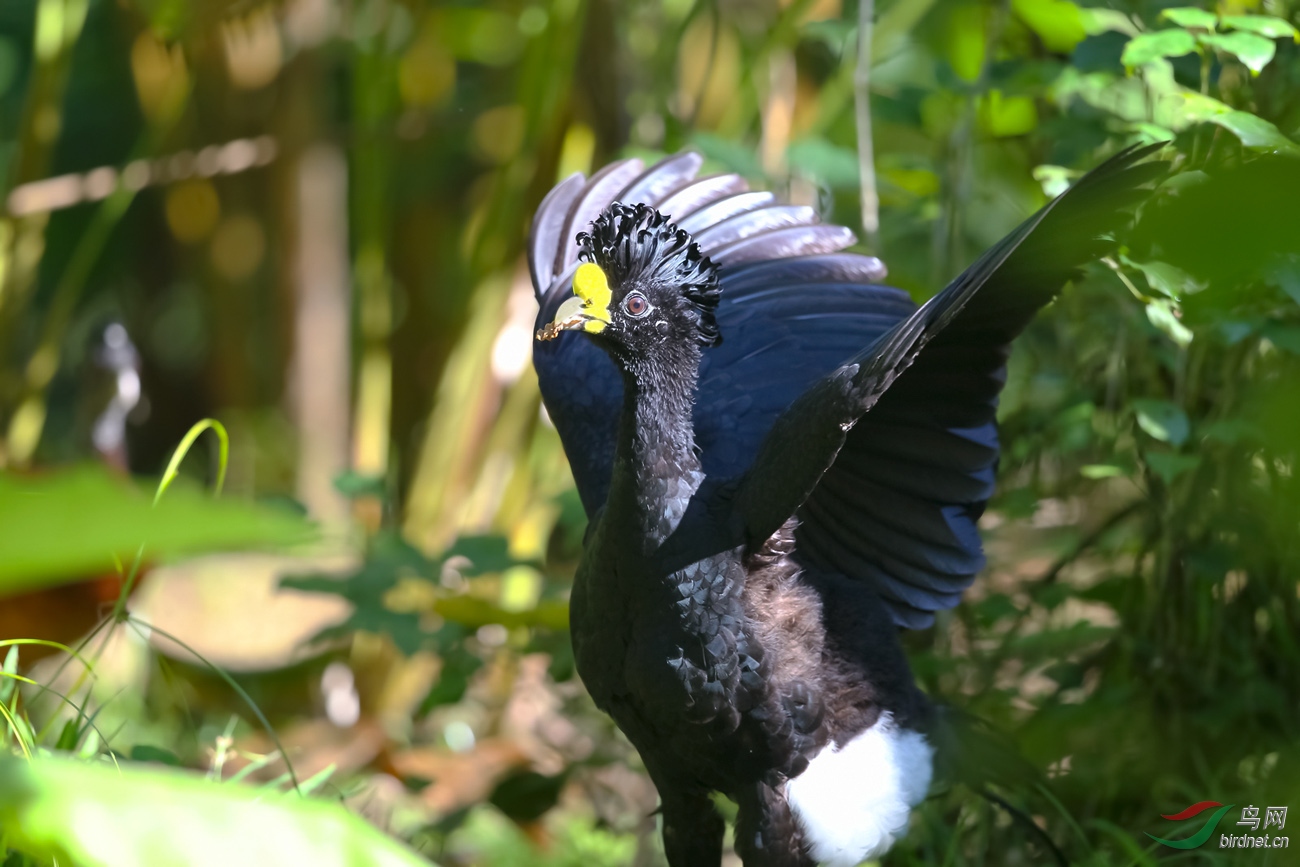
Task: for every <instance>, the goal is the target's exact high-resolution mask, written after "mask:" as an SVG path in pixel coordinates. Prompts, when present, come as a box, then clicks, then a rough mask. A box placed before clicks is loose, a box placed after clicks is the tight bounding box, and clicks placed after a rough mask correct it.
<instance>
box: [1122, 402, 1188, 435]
mask: <svg viewBox="0 0 1300 867" xmlns="http://www.w3.org/2000/svg"><path fill="white" fill-rule="evenodd" d="M1133 409H1134V410H1135V411H1136V412H1137V423H1138V427H1140V428H1142V430H1144V431H1146V432H1147V433H1148V434H1150V435H1151V436H1152V437H1154V438H1156V439H1158V440H1160V441H1161V442H1166V443H1169V444H1170V445H1174V446H1180V445H1182V444H1183V443H1185V442H1187V436H1188V434H1190V433H1191V424H1190V423H1189V422H1188V421H1187V414H1186V413H1185V412H1183V410H1182V408H1181V407H1179V406H1177V405H1176V404H1173V403H1170V402H1169V401H1167V400H1135V401H1133Z"/></svg>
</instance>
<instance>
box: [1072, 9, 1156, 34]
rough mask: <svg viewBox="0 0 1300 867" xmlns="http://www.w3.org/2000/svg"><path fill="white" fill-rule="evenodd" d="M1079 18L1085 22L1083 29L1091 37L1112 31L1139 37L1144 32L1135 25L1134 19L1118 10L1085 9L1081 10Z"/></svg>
mask: <svg viewBox="0 0 1300 867" xmlns="http://www.w3.org/2000/svg"><path fill="white" fill-rule="evenodd" d="M1079 17H1080V20H1081V21H1082V22H1083V29H1084V30H1086V31H1087V33H1088V35H1089V36H1098V35H1100V34H1102V33H1109V32H1111V31H1114V32H1115V33H1126V34H1128V35H1129V36H1137V35H1138V34H1139V33H1141V32H1142V31H1140V30H1138V28H1137V25H1135V24H1134V23H1133V19H1131V18H1129V17H1128V16H1127V15H1125V14H1124V13H1123V12H1120V11H1119V10H1118V9H1097V8H1083V9H1080V10H1079Z"/></svg>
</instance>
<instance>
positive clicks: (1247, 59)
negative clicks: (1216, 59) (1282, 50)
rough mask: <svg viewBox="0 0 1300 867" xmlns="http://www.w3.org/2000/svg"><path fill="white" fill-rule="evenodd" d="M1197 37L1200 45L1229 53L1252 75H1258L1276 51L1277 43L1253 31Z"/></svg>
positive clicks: (1207, 34)
mask: <svg viewBox="0 0 1300 867" xmlns="http://www.w3.org/2000/svg"><path fill="white" fill-rule="evenodd" d="M1198 38H1199V39H1200V42H1201V44H1202V45H1207V46H1209V47H1210V48H1214V49H1216V50H1218V51H1223V52H1225V53H1227V54H1231V55H1232V56H1233V57H1235V58H1237V59H1238V60H1240V61H1241V62H1242V63H1244V64H1245V65H1246V66H1247V67H1248V68H1249V69H1250V71H1251V73H1252V74H1254V75H1259V73H1260V72H1261V71H1262V70H1263V69H1264V67H1265V66H1268V64H1269V61H1271V60H1272V59H1273V55H1274V54H1275V53H1277V43H1275V42H1274V41H1273V40H1272V39H1265V38H1264V37H1263V36H1257V35H1256V34H1254V33H1205V34H1202V35H1201V36H1200V37H1198Z"/></svg>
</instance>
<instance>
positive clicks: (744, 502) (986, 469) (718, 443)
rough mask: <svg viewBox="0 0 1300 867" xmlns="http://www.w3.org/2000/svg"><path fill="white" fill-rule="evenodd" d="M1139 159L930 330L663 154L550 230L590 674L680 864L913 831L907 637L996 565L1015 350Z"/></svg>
mask: <svg viewBox="0 0 1300 867" xmlns="http://www.w3.org/2000/svg"><path fill="white" fill-rule="evenodd" d="M1156 147H1158V146H1152V147H1145V148H1136V149H1129V150H1126V151H1124V152H1122V153H1120V154H1118V155H1117V156H1115V157H1113V158H1111V159H1110V160H1109V161H1107V162H1106V163H1104V164H1103V165H1101V166H1100V167H1099V168H1097V169H1095V170H1094V171H1092V172H1091V173H1089V174H1088V175H1086V176H1084V177H1083V178H1082V179H1080V180H1079V181H1078V182H1077V183H1076V184H1075V185H1074V186H1073V187H1072V188H1070V189H1069V190H1068V191H1066V192H1065V193H1063V194H1062V195H1061V196H1060V197H1058V198H1057V199H1056V200H1055V201H1053V202H1051V203H1050V204H1048V205H1047V206H1046V207H1044V208H1043V209H1042V210H1040V211H1039V212H1038V213H1037V214H1035V215H1034V216H1033V217H1031V218H1030V219H1029V220H1027V221H1026V222H1025V223H1023V224H1022V225H1021V226H1020V227H1019V228H1017V229H1016V230H1015V231H1014V232H1012V233H1011V234H1010V235H1009V236H1008V237H1007V238H1005V239H1004V240H1003V241H1001V242H1000V243H999V244H997V245H996V246H995V247H993V248H992V249H991V250H989V251H988V252H987V253H985V254H984V255H983V256H982V257H980V259H979V260H977V261H976V262H975V264H973V265H972V266H971V267H970V268H968V269H967V270H966V271H965V272H964V273H963V274H961V275H960V276H959V277H958V278H957V279H956V280H954V281H953V282H952V283H951V284H950V285H949V286H948V287H947V288H946V289H944V290H943V291H942V292H940V293H939V294H938V295H936V296H935V297H933V298H932V299H930V301H929V302H927V303H926V304H924V305H923V306H921V307H920V308H919V309H918V308H917V307H916V305H914V304H913V303H912V301H911V300H910V298H909V297H908V296H907V295H906V294H905V293H903V292H901V291H899V290H896V289H891V288H887V287H884V286H881V285H877V283H878V281H879V280H880V279H882V278H883V276H884V269H883V266H882V265H881V263H880V262H879V261H878V260H876V259H873V258H870V257H866V256H861V255H857V254H853V253H846V252H842V251H843V250H844V249H845V248H846V247H848V246H849V245H850V244H852V243H853V240H854V239H853V236H852V234H851V233H850V232H849V231H848V230H847V229H844V228H841V227H838V226H832V225H824V224H821V223H819V222H818V221H817V219H816V216H815V214H814V212H813V211H812V210H811V209H810V208H803V207H796V206H791V205H784V204H780V203H778V202H776V201H775V199H774V197H773V196H772V195H771V194H770V193H765V192H750V191H749V190H748V189H747V187H746V186H745V184H744V182H743V181H742V180H741V179H740V178H738V177H737V176H735V175H721V176H715V177H708V178H704V179H700V180H696V179H695V175H696V173H697V172H698V170H699V167H700V165H701V158H700V157H699V156H698V155H696V154H693V153H684V154H679V155H677V156H674V157H670V158H669V159H667V160H665V161H664V162H662V163H660V164H658V165H656V166H654V167H652V168H651V169H649V170H648V171H642V166H641V165H640V163H638V162H637V161H625V162H621V163H616V164H613V165H611V166H608V167H606V168H605V169H604V170H603V171H601V172H599V173H597V174H596V175H595V176H593V177H592V178H591V179H590V180H586V179H584V178H582V177H581V176H580V175H575V176H573V177H571V178H569V179H568V180H566V181H564V182H563V183H561V184H560V185H559V186H557V187H556V188H555V189H554V190H553V191H552V192H551V193H550V195H549V196H548V197H547V198H546V200H545V201H544V202H543V203H542V205H541V207H540V208H539V210H538V213H537V216H536V219H535V221H534V224H533V230H532V236H531V240H530V246H529V259H530V267H531V270H532V277H533V284H534V287H535V289H536V291H537V297H538V301H539V303H540V306H541V310H540V313H539V315H538V320H537V321H538V332H537V336H536V340H535V343H534V361H535V364H536V367H537V372H538V376H539V380H540V384H541V390H542V395H543V398H544V400H545V403H546V407H547V410H548V412H549V414H550V417H551V418H552V419H553V420H554V423H555V426H556V428H557V429H558V431H559V433H560V436H561V439H562V440H563V443H564V448H565V451H566V453H567V454H568V456H569V460H570V463H571V465H572V467H573V474H574V478H575V480H576V482H577V485H578V490H579V493H580V495H581V497H582V501H583V504H584V506H585V507H586V510H587V513H588V516H589V517H590V519H591V526H590V528H589V531H588V538H587V541H586V543H585V550H584V555H583V560H582V563H581V565H580V567H579V569H578V573H577V576H576V578H575V584H574V588H573V595H572V601H571V614H570V617H571V626H572V635H573V645H574V653H575V657H576V661H577V669H578V672H579V674H580V675H581V677H582V679H583V682H584V683H585V685H586V687H587V689H588V690H589V691H590V693H591V695H592V697H593V698H594V699H595V702H596V704H597V705H598V706H599V707H600V708H602V709H603V710H604V711H606V712H607V713H609V714H610V715H611V716H612V717H613V718H614V720H615V721H616V722H617V723H618V725H619V727H620V728H621V729H622V730H623V731H624V732H625V733H626V734H627V736H628V738H629V739H630V740H631V742H632V743H633V745H635V747H636V748H637V750H638V751H639V752H640V754H641V756H642V758H643V759H644V761H645V765H646V768H647V769H648V771H649V773H650V775H651V777H652V778H653V780H654V782H655V785H656V786H657V787H658V789H659V794H660V798H661V800H662V811H663V834H664V845H665V849H666V851H667V855H668V860H669V863H670V864H671V865H673V867H706V865H710V864H712V865H717V864H718V863H719V859H720V851H721V845H722V837H723V830H724V826H723V820H722V819H721V818H720V817H719V815H718V814H717V812H716V811H715V810H714V808H713V804H712V802H711V800H710V793H712V792H715V791H717V792H722V793H724V794H726V795H727V796H729V797H730V798H732V799H733V800H734V801H735V802H736V804H737V805H738V807H739V811H738V815H737V820H736V844H735V845H736V850H737V852H738V853H739V854H740V855H741V857H742V858H743V860H744V863H745V864H746V865H747V867H802V865H810V864H813V863H815V862H824V863H827V864H833V865H853V864H857V863H858V862H860V861H862V860H864V859H867V858H873V857H877V856H879V855H881V854H883V853H884V852H885V851H886V850H888V848H889V847H890V846H891V845H892V844H893V843H894V841H895V840H896V839H898V838H899V837H900V836H901V835H902V834H904V833H905V831H906V828H907V822H908V816H909V812H910V810H911V808H912V807H913V806H915V805H916V804H917V803H918V802H919V801H920V800H921V799H922V798H923V797H924V796H925V793H926V790H927V788H928V786H929V783H930V777H931V766H932V757H933V749H932V747H931V744H930V741H929V740H928V739H927V736H926V731H927V728H928V726H929V723H930V719H931V715H932V711H931V707H930V704H929V702H928V701H927V699H926V698H925V696H924V695H923V694H922V693H921V692H920V690H919V689H918V688H917V687H916V685H915V683H914V681H913V678H912V675H911V673H910V671H909V668H908V663H907V659H906V657H905V656H904V654H903V650H902V647H901V645H900V643H899V639H898V629H899V628H900V627H902V628H920V627H925V626H927V625H929V624H930V623H931V622H932V621H933V617H934V612H936V611H939V610H941V609H945V608H949V607H951V606H953V605H955V604H956V603H957V602H958V601H959V599H960V598H961V595H962V592H963V591H964V590H965V589H966V588H967V587H968V586H969V585H970V583H971V581H972V580H973V579H974V577H975V575H976V574H977V573H978V572H979V571H980V569H981V567H982V566H983V563H984V559H983V553H982V548H981V544H980V538H979V533H978V531H977V527H976V522H977V520H978V519H979V516H980V514H981V512H982V511H983V509H984V505H985V503H986V502H987V501H988V499H989V496H990V494H991V492H992V487H993V481H994V471H995V467H996V463H997V459H998V438H997V430H996V427H995V418H994V416H995V411H996V407H997V399H998V393H999V391H1000V389H1001V387H1002V383H1003V380H1004V378H1005V364H1006V360H1007V355H1008V352H1009V349H1010V344H1011V341H1012V340H1013V339H1014V338H1015V337H1016V335H1017V334H1019V333H1020V331H1021V330H1022V329H1023V328H1024V327H1025V326H1026V324H1027V323H1028V322H1029V321H1030V319H1032V318H1033V316H1034V315H1035V313H1036V312H1037V311H1038V309H1039V308H1041V307H1042V306H1043V305H1045V304H1046V303H1048V302H1049V301H1050V300H1051V299H1052V298H1053V297H1054V296H1055V295H1056V293H1057V292H1058V291H1060V289H1061V288H1062V286H1063V285H1064V284H1065V283H1066V282H1067V281H1068V280H1069V279H1070V278H1071V276H1072V275H1073V274H1074V273H1075V271H1076V270H1077V269H1078V268H1079V267H1080V266H1082V265H1083V264H1085V263H1086V262H1088V261H1090V260H1092V259H1094V258H1096V257H1098V256H1100V255H1103V254H1104V252H1105V251H1106V250H1107V249H1108V241H1107V239H1106V238H1105V235H1106V234H1107V233H1109V232H1112V231H1113V230H1115V229H1116V228H1118V227H1119V226H1121V225H1122V224H1123V223H1124V222H1125V221H1126V220H1127V219H1128V213H1127V212H1128V211H1129V210H1130V209H1131V208H1132V207H1133V206H1134V205H1135V204H1137V203H1138V202H1140V201H1141V200H1142V199H1143V198H1144V197H1145V196H1146V195H1147V191H1146V189H1145V187H1146V186H1147V185H1148V184H1149V183H1150V182H1152V181H1154V180H1156V179H1157V178H1158V177H1160V175H1161V174H1162V173H1163V171H1164V169H1165V167H1164V165H1163V164H1162V163H1159V162H1149V161H1146V160H1145V158H1146V157H1148V156H1149V155H1150V154H1151V153H1152V152H1153V151H1154V150H1155V149H1156Z"/></svg>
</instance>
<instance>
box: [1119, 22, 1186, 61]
mask: <svg viewBox="0 0 1300 867" xmlns="http://www.w3.org/2000/svg"><path fill="white" fill-rule="evenodd" d="M1195 50H1196V37H1195V36H1193V35H1192V34H1190V33H1188V32H1187V31H1186V30H1181V29H1176V28H1175V29H1170V30H1157V31H1156V32H1154V33H1143V34H1142V35H1141V36H1136V37H1134V38H1133V39H1130V40H1129V42H1128V45H1125V46H1124V53H1123V54H1122V55H1121V56H1120V60H1121V61H1122V62H1123V63H1124V65H1125V66H1127V67H1128V68H1129V69H1132V68H1134V67H1137V66H1142V65H1143V64H1147V63H1150V62H1151V61H1153V60H1159V59H1161V58H1164V57H1182V56H1183V55H1184V54H1191V53H1192V52H1193V51H1195Z"/></svg>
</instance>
